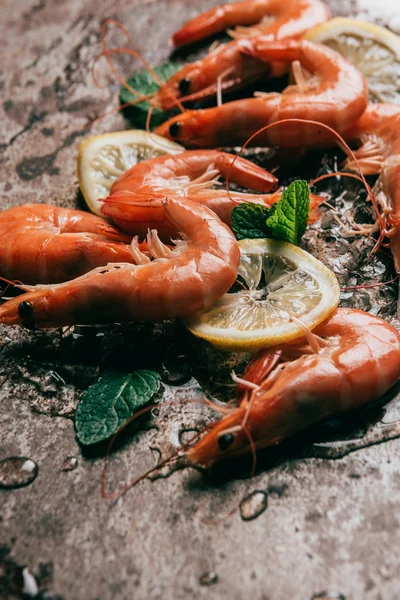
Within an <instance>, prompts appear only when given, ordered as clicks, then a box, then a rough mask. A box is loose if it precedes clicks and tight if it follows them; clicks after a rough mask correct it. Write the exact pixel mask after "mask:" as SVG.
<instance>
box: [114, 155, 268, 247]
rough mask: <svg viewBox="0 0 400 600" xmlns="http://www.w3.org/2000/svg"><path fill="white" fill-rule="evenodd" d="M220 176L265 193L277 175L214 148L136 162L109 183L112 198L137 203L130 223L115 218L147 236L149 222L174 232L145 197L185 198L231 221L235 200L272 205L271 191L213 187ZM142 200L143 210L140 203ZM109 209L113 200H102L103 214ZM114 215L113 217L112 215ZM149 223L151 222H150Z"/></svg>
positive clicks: (163, 231)
mask: <svg viewBox="0 0 400 600" xmlns="http://www.w3.org/2000/svg"><path fill="white" fill-rule="evenodd" d="M219 176H222V177H224V178H227V177H228V176H229V178H230V180H231V181H232V182H234V183H237V184H238V185H241V186H243V187H246V188H252V189H257V190H260V191H262V192H267V191H269V190H270V189H271V188H272V187H273V186H274V185H275V183H276V182H277V179H276V178H275V177H274V176H273V175H272V174H271V173H269V172H268V171H266V170H265V169H263V168H262V167H259V166H257V165H255V164H253V163H252V162H250V161H249V160H245V159H244V158H241V157H240V156H239V157H235V156H234V155H233V154H227V153H226V152H220V151H218V150H201V151H199V150H194V151H193V150H192V151H187V152H182V153H181V154H176V155H174V156H169V155H167V156H160V157H157V158H152V159H149V160H146V161H142V162H140V163H137V164H136V165H135V166H134V167H132V168H131V169H129V170H128V171H126V172H125V173H124V174H123V175H121V177H119V179H117V181H116V182H115V183H114V184H113V186H112V187H111V190H110V198H111V199H114V200H115V201H118V203H119V204H121V203H122V202H126V203H128V204H129V203H131V202H137V204H136V208H135V210H132V211H131V212H130V213H129V215H128V219H129V220H128V221H120V220H119V219H118V218H117V219H116V220H115V218H114V222H115V223H116V224H117V225H118V226H119V227H121V229H123V231H128V232H129V233H132V232H134V233H135V234H136V235H137V234H139V235H141V234H145V233H146V232H147V229H148V228H149V226H154V223H157V230H158V233H159V235H160V236H161V237H163V238H164V237H167V236H169V235H171V233H173V229H172V231H171V224H170V223H168V222H165V221H164V210H163V208H162V207H161V206H158V207H155V208H149V206H148V205H147V204H146V201H147V200H148V199H149V197H157V196H158V197H160V198H163V197H165V196H168V195H169V194H172V195H174V197H179V196H180V197H186V198H189V199H191V200H193V201H196V202H200V203H201V204H204V205H205V206H207V207H208V208H210V209H211V210H213V211H214V212H215V213H216V214H217V215H218V216H219V217H220V218H221V219H222V220H223V221H224V222H225V223H227V224H229V223H230V214H231V212H232V209H233V208H234V206H235V201H236V202H240V201H244V200H245V201H246V202H250V201H252V200H253V201H254V202H258V203H265V204H267V205H270V204H271V203H272V202H273V201H274V200H275V197H274V196H273V195H268V196H265V195H254V196H252V195H251V194H247V193H246V194H244V193H240V192H230V193H229V195H228V193H227V191H226V189H219V190H218V189H217V190H214V189H211V188H212V186H213V185H215V184H216V183H217V181H216V180H217V178H218V177H219ZM141 200H144V201H145V203H144V206H143V208H142V209H141V208H140V204H139V201H141ZM109 208H110V210H111V211H112V212H113V210H114V208H113V204H112V203H111V204H110V203H105V204H104V207H103V213H104V214H105V215H108V210H109ZM114 216H115V215H114ZM152 224H153V225H152Z"/></svg>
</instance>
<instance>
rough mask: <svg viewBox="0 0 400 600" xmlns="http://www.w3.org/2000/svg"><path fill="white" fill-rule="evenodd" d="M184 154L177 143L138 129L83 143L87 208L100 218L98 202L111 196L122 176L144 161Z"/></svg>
mask: <svg viewBox="0 0 400 600" xmlns="http://www.w3.org/2000/svg"><path fill="white" fill-rule="evenodd" d="M183 150H184V148H182V146H179V144H175V142H170V141H169V140H166V139H165V138H163V137H160V136H159V135H156V134H155V133H148V132H147V131H141V130H139V129H130V130H128V131H115V132H114V133H104V134H102V135H94V136H92V137H90V138H88V139H87V140H83V141H82V142H81V143H80V145H79V150H78V180H79V186H80V188H81V191H82V194H83V196H84V198H85V200H86V204H87V205H88V207H89V209H90V210H91V211H92V212H93V213H95V214H96V215H99V214H101V213H100V208H101V203H100V202H99V198H104V197H105V196H108V193H109V190H110V187H111V186H112V184H113V183H114V181H115V180H116V179H117V178H118V177H119V176H120V175H122V173H124V172H125V171H127V170H128V169H130V168H131V167H133V165H135V164H136V163H138V162H140V161H142V160H146V159H148V158H154V157H155V156H161V155H162V154H178V153H179V152H182V151H183Z"/></svg>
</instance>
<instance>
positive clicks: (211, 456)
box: [186, 308, 400, 467]
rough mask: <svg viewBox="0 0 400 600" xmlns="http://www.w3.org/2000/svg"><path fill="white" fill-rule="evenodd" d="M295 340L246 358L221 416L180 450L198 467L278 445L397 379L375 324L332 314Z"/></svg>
mask: <svg viewBox="0 0 400 600" xmlns="http://www.w3.org/2000/svg"><path fill="white" fill-rule="evenodd" d="M307 337H308V340H307V341H308V343H304V341H298V342H297V343H292V344H288V345H282V346H277V347H275V348H269V349H268V350H263V351H260V352H259V353H257V354H256V355H254V356H253V358H252V359H251V361H250V363H249V365H248V367H247V370H246V371H245V373H244V376H243V380H241V381H242V384H241V386H239V388H238V390H239V394H238V396H239V401H240V404H239V406H237V407H234V408H232V409H231V410H229V408H227V409H226V411H225V410H224V412H227V413H228V414H226V416H224V417H223V418H222V419H221V420H220V421H219V422H218V423H216V425H215V426H214V427H213V428H212V429H211V430H210V431H209V432H208V433H206V435H205V436H204V437H203V438H202V439H201V440H200V441H199V442H198V443H197V444H196V445H194V446H193V447H192V448H190V449H189V450H188V452H187V455H186V458H187V460H188V462H189V463H190V464H194V465H201V466H204V467H207V466H210V465H211V464H213V463H215V462H217V461H219V460H223V459H226V458H233V457H236V456H239V455H241V454H245V453H247V452H250V451H251V450H253V451H255V449H261V448H265V447H267V446H273V445H275V444H278V443H279V442H281V441H282V440H284V439H285V438H287V437H289V436H292V435H294V434H296V433H298V432H300V431H302V430H303V429H305V428H306V427H308V426H310V425H313V424H314V423H317V422H318V421H321V420H323V419H326V418H329V417H331V416H333V415H335V414H337V413H341V412H344V411H347V410H352V409H356V408H359V407H362V406H364V405H366V404H368V403H369V402H372V401H373V400H376V399H378V398H380V397H381V396H382V395H383V394H385V393H386V392H387V391H388V390H390V388H392V387H393V386H394V385H395V383H396V382H397V381H398V380H399V379H400V334H399V332H398V331H397V330H396V329H395V328H394V327H392V326H391V325H389V323H386V321H384V320H383V319H380V318H379V317H375V316H373V315H370V314H368V313H365V312H363V311H360V310H352V309H345V308H342V309H340V308H339V309H337V310H336V312H335V313H334V314H333V315H332V316H331V317H329V318H328V319H327V320H326V321H325V322H324V323H322V324H320V325H319V326H318V327H316V328H315V329H314V331H313V333H311V332H309V333H308V334H307Z"/></svg>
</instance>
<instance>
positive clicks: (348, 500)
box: [0, 0, 400, 600]
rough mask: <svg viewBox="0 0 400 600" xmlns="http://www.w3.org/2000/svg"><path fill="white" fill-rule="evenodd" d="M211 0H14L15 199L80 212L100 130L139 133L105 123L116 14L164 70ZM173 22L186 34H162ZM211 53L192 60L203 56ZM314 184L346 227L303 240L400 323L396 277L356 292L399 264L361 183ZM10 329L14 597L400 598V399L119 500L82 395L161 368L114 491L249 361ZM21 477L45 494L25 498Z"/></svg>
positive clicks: (113, 463)
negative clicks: (379, 241) (105, 41)
mask: <svg viewBox="0 0 400 600" xmlns="http://www.w3.org/2000/svg"><path fill="white" fill-rule="evenodd" d="M201 4H202V6H203V7H204V8H207V7H209V6H212V5H215V4H217V2H216V1H214V2H213V1H212V0H209V1H204V2H202V3H201ZM331 7H332V10H333V12H334V14H335V15H339V14H351V15H353V16H358V17H361V18H371V19H372V20H374V21H375V22H377V23H380V24H390V25H391V26H392V27H393V29H395V28H396V26H397V25H396V23H397V21H396V14H397V15H398V16H399V15H400V11H399V9H398V7H397V3H394V2H393V3H386V4H385V6H382V5H381V4H379V3H377V2H375V1H374V0H363V1H362V2H352V3H350V4H349V3H348V2H340V1H339V2H333V1H332V2H331ZM199 9H200V6H199V4H196V6H195V4H194V3H188V2H184V1H183V0H135V1H134V2H133V3H131V4H130V5H129V6H128V5H127V4H126V2H122V1H117V2H111V1H109V0H100V2H98V3H97V4H96V5H95V6H94V5H93V3H88V2H78V1H77V0H71V1H70V2H68V3H66V4H65V3H63V4H60V5H57V4H55V3H51V2H49V0H43V1H40V2H37V1H34V0H32V1H31V2H30V1H28V2H26V3H25V4H24V10H23V11H21V7H20V6H18V3H12V2H11V1H10V0H8V1H7V2H6V7H5V8H4V12H5V15H6V17H5V25H6V31H7V35H6V36H5V39H4V41H3V48H2V51H4V52H5V53H6V55H7V57H8V58H7V61H6V62H3V63H2V64H5V65H6V66H5V68H4V71H2V72H0V88H1V94H2V103H1V106H2V108H1V109H0V110H1V111H2V120H1V125H0V128H1V131H2V140H1V145H0V170H1V174H2V178H1V181H2V182H3V183H2V184H1V185H2V192H1V198H0V207H1V209H5V208H7V207H9V206H12V205H17V204H21V203H25V202H47V203H50V204H57V205H62V206H69V207H76V206H80V203H81V199H80V196H79V194H78V186H77V180H76V173H75V160H76V151H77V146H78V144H79V141H80V139H81V137H83V136H84V135H87V133H88V132H89V131H90V132H91V133H101V132H105V131H112V130H118V129H122V128H124V127H125V126H126V124H125V122H124V120H123V117H122V116H121V115H119V114H115V115H113V116H112V117H109V118H107V119H105V120H103V121H99V122H97V123H96V124H95V125H94V126H92V127H91V128H89V127H88V123H89V122H91V121H92V120H94V119H96V118H97V117H98V116H99V115H101V114H103V113H104V112H106V111H108V110H109V109H111V108H112V107H115V106H117V103H118V98H117V97H118V91H117V90H118V86H117V84H116V83H115V81H114V80H113V77H112V75H111V74H110V72H109V70H108V68H107V66H106V64H105V62H104V63H103V62H102V61H100V62H99V64H98V66H97V70H96V73H97V76H98V79H99V81H100V82H101V84H102V85H103V87H102V88H101V89H98V88H96V87H95V86H94V84H93V81H92V79H91V74H90V65H91V61H92V60H93V58H94V57H95V56H96V54H97V53H98V52H99V51H100V44H99V40H100V25H101V22H102V21H103V20H104V19H105V18H106V17H110V16H115V17H117V18H118V19H120V20H121V21H122V22H123V23H124V25H125V26H126V28H127V29H128V30H129V31H130V32H131V33H132V35H133V37H134V47H135V48H136V49H137V50H139V51H140V52H142V53H143V54H144V55H145V57H146V58H147V60H148V61H149V62H150V63H151V64H156V63H158V62H162V61H163V60H165V59H167V58H168V53H169V49H168V38H169V36H170V34H171V33H172V31H174V30H175V29H176V28H177V27H178V25H179V24H181V23H182V22H183V21H184V20H185V19H186V18H188V17H189V16H193V15H194V14H195V13H197V12H198V10H199ZM164 13H165V14H166V13H167V14H168V25H166V24H165V25H163V27H161V26H160V15H161V17H162V19H163V22H164V23H166V20H165V15H164ZM399 18H400V17H399ZM17 40H18V43H17ZM110 41H112V42H113V43H115V44H117V43H121V37H119V35H118V34H117V32H115V31H114V32H110ZM206 47H207V45H201V44H200V45H199V46H198V47H197V48H195V49H191V48H189V49H185V50H183V51H180V52H178V53H177V54H176V57H177V59H179V60H186V59H188V60H192V59H194V58H195V57H196V56H198V55H199V53H200V54H201V53H205V51H206ZM119 65H120V72H121V73H124V74H126V75H129V74H130V73H131V72H132V70H133V69H134V68H136V67H137V66H138V64H137V63H135V64H133V63H132V60H131V58H130V57H121V61H119ZM85 128H87V129H85ZM256 158H257V161H258V162H259V163H261V164H264V165H265V166H271V165H279V167H280V168H279V171H278V175H279V177H280V179H281V181H286V182H288V181H290V180H291V179H293V178H295V177H297V176H301V177H304V178H308V179H312V178H314V177H316V176H317V175H318V174H322V173H328V172H332V171H333V170H336V169H337V168H338V167H340V163H341V161H342V159H343V156H342V155H341V154H340V152H339V151H329V152H326V153H324V152H318V153H317V152H315V153H314V152H313V153H309V154H308V155H306V156H296V155H293V154H292V155H290V154H287V155H286V156H284V155H282V154H280V155H278V156H275V157H274V156H273V153H272V154H271V153H269V152H261V153H257V157H256ZM372 182H373V181H372ZM314 191H315V192H316V193H322V192H326V193H327V194H328V199H329V203H330V204H331V205H332V206H333V207H334V209H335V210H336V211H337V215H336V216H338V217H339V219H340V221H341V222H342V225H340V224H339V223H338V222H337V220H335V217H334V216H333V215H334V214H336V213H334V211H333V210H332V209H331V208H329V207H323V208H321V210H320V218H319V219H318V220H317V221H316V222H315V223H314V224H313V225H312V227H310V228H309V230H308V232H307V235H306V237H305V239H304V243H303V246H304V248H305V249H307V250H309V251H310V252H312V253H313V254H314V255H316V256H317V257H318V258H320V260H322V261H323V262H324V263H325V264H326V265H327V266H328V267H330V268H331V269H333V270H334V271H335V273H336V275H337V277H338V279H339V281H340V284H341V286H342V288H343V289H342V294H341V305H342V306H355V307H358V308H363V309H365V310H369V311H370V312H372V313H374V314H377V315H379V316H382V317H384V318H386V319H388V320H390V321H391V322H392V323H393V324H394V325H398V321H397V319H396V317H395V313H396V300H397V283H395V284H390V285H385V286H380V287H370V288H357V287H356V286H359V285H361V284H362V285H375V284H376V283H384V282H387V281H389V280H390V279H392V278H393V275H394V272H393V266H392V261H391V258H390V255H389V254H388V253H387V252H386V251H383V252H380V253H379V254H377V255H374V256H370V251H371V249H372V247H373V241H372V240H370V239H367V238H361V239H360V238H358V237H355V236H351V235H348V234H347V233H346V232H345V229H344V226H345V227H347V228H351V227H352V224H353V221H356V222H358V223H366V222H371V221H372V212H371V208H370V206H369V205H368V204H367V203H366V202H365V193H364V192H363V190H362V188H361V186H359V185H358V184H357V183H355V182H353V181H351V180H345V179H344V178H340V179H335V178H334V179H330V180H328V182H322V183H320V184H318V185H317V186H315V190H314ZM0 335H1V341H0V397H1V402H2V425H1V431H2V438H1V442H0V486H1V485H2V484H3V488H4V487H8V488H9V489H1V490H0V494H1V496H2V497H1V501H0V540H1V541H2V543H5V544H7V546H2V547H1V548H0V563H1V565H0V597H4V598H10V599H17V598H25V599H26V598H27V597H29V595H27V594H28V591H29V590H30V591H31V594H32V593H33V592H32V590H34V589H35V588H34V585H35V584H34V583H33V581H32V578H33V580H34V581H35V582H36V585H37V588H38V592H39V593H38V595H37V596H36V597H37V598H42V599H44V598H46V599H47V600H50V599H53V600H56V599H57V600H62V599H64V600H72V599H74V600H80V599H81V598H82V599H83V598H84V599H85V600H87V599H88V600H95V599H100V598H101V600H108V599H111V598H112V599H118V600H119V599H121V600H124V599H125V598H126V599H128V598H132V597H133V596H134V597H135V599H138V600H141V599H146V600H159V599H161V598H163V599H167V598H171V599H172V598H173V599H174V600H179V599H181V598H182V599H187V598H205V597H210V595H211V597H212V598H216V599H225V598H226V599H228V598H229V600H241V599H242V598H243V597H247V596H248V595H251V596H252V597H254V598H255V599H256V600H267V599H268V600H287V598H296V599H297V598H305V599H308V598H310V599H311V598H314V599H317V598H318V599H325V600H327V599H329V600H331V599H336V600H338V599H341V600H343V598H345V599H346V600H358V599H359V598H362V599H363V600H382V599H384V600H397V599H398V596H399V589H400V582H399V577H398V570H399V558H398V552H397V548H398V545H399V542H400V539H399V537H400V536H399V526H400V524H399V519H398V510H397V504H396V498H397V497H398V495H399V492H400V464H399V462H398V460H397V458H396V456H397V455H398V452H399V448H400V441H399V440H398V439H396V438H398V437H400V418H399V417H400V399H399V396H398V391H397V390H394V391H393V392H392V394H391V395H390V396H389V397H387V398H385V399H383V400H382V401H380V402H378V403H376V404H375V405H374V406H371V407H369V408H367V409H364V410H362V411H358V412H356V413H354V414H349V415H346V416H343V417H340V418H338V419H333V420H330V421H328V422H326V423H323V424H321V425H319V426H317V427H314V428H313V429H311V430H309V431H307V432H305V433H304V434H301V435H300V436H298V437H297V438H295V439H293V440H290V441H288V443H285V444H283V445H282V446H280V447H276V448H272V449H270V450H268V451H264V452H262V453H260V455H259V457H258V460H257V466H256V474H255V476H254V478H253V479H252V480H250V481H249V479H248V477H249V473H250V472H251V468H252V465H251V461H250V460H249V459H246V458H245V459H243V460H241V461H237V462H236V463H234V464H227V465H220V466H218V467H216V468H215V469H213V470H211V471H210V472H209V473H203V472H200V471H198V470H194V469H187V468H186V469H184V468H182V465H179V464H175V465H173V466H167V467H166V468H164V469H162V470H161V471H160V472H156V473H155V474H153V476H152V477H151V481H145V482H142V483H141V484H139V485H138V486H137V487H136V488H134V489H132V490H130V491H129V492H128V493H126V494H125V495H124V496H123V497H122V498H120V499H119V500H117V501H109V502H105V501H104V500H102V499H101V496H100V476H101V472H102V468H103V457H104V453H105V447H104V446H100V447H98V448H92V449H90V448H82V447H79V445H78V443H77V441H76V438H75V433H74V428H73V421H72V418H73V415H74V412H75V408H76V405H77V403H78V401H79V398H80V396H81V394H82V392H83V391H84V390H85V389H87V387H88V386H89V385H91V384H92V383H94V382H95V381H96V380H97V379H98V377H99V375H100V374H101V373H103V372H105V371H107V370H109V369H115V368H117V369H120V370H121V371H129V370H132V369H140V368H150V369H155V370H157V371H158V372H159V373H160V374H161V376H162V380H163V388H162V393H160V395H159V397H158V398H157V400H158V407H157V408H156V409H154V410H153V411H152V413H151V415H149V417H148V418H147V419H144V420H142V421H141V422H140V423H139V424H138V426H137V427H134V428H132V429H129V430H128V431H126V432H124V435H122V436H121V439H120V440H118V443H117V444H116V446H115V448H114V450H113V452H112V455H111V457H110V465H109V466H110V468H109V471H108V475H107V488H108V489H109V490H111V491H114V490H117V489H119V488H121V486H122V485H123V484H124V483H125V482H128V481H130V480H131V479H132V478H133V477H135V476H137V475H138V474H140V473H142V472H143V471H145V470H146V469H149V468H151V467H153V466H155V465H156V464H157V462H158V461H159V460H160V459H162V458H165V457H166V456H169V455H170V454H171V453H174V452H176V451H177V449H178V448H179V446H180V445H181V444H190V440H192V439H193V437H194V436H195V435H196V433H197V432H198V431H199V430H201V429H202V428H203V427H205V426H207V425H208V424H209V423H211V422H213V421H214V420H215V419H217V418H218V411H212V410H210V408H208V407H207V406H206V404H205V402H204V393H203V391H204V392H205V393H206V394H207V395H209V396H211V397H213V398H214V400H217V401H219V402H222V401H228V400H231V399H232V397H233V394H234V386H233V385H232V382H231V380H230V375H229V374H230V371H231V370H232V368H234V369H235V370H237V372H238V373H242V372H243V369H244V366H245V364H246V361H247V360H248V356H247V355H232V354H224V353H222V352H219V351H216V350H210V349H209V348H208V346H207V345H206V344H204V343H202V342H200V341H195V340H193V339H192V338H191V337H190V336H189V335H188V334H187V333H186V331H185V330H184V329H183V327H182V326H181V325H180V324H178V323H175V322H166V323H163V324H160V323H156V324H148V323H139V324H135V325H129V326H125V325H123V326H122V325H118V324H117V325H114V326H110V327H100V328H96V327H74V328H67V329H65V330H63V331H61V330H60V331H58V330H57V331H56V330H52V331H48V332H32V331H26V330H24V331H22V330H17V329H15V330H13V329H11V328H6V327H4V326H3V327H1V328H0ZM189 400H190V402H188V401H189ZM25 456H26V457H33V458H34V462H33V463H32V464H33V465H34V468H33V469H31V470H30V471H29V469H28V471H27V470H26V469H23V465H24V464H25V465H26V463H27V462H28V461H31V459H27V458H23V457H25ZM10 460H11V462H10ZM21 461H22V462H21ZM36 463H37V464H39V465H40V471H39V472H38V471H37V466H36ZM30 464H31V462H28V466H29V465H30ZM35 477H36V479H35ZM34 479H35V481H33V480H34ZM32 482H33V483H32ZM4 483H5V485H4ZM28 483H30V484H31V485H27V484H28ZM20 485H22V486H26V487H21V488H19V489H13V488H14V487H16V486H20ZM382 548H385V552H382ZM26 569H27V570H26ZM29 586H30V587H29ZM337 590H340V592H339V591H337Z"/></svg>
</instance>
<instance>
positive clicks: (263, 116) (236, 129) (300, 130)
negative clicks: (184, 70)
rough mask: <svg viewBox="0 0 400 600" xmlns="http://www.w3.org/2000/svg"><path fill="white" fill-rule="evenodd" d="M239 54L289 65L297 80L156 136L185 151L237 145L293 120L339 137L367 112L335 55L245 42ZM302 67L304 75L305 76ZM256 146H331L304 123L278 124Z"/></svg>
mask: <svg viewBox="0 0 400 600" xmlns="http://www.w3.org/2000/svg"><path fill="white" fill-rule="evenodd" d="M238 44H239V45H240V48H241V51H243V52H244V53H246V54H250V55H252V56H257V57H258V58H259V59H260V60H265V61H267V62H271V61H272V62H274V61H279V60H280V61H285V62H287V63H292V65H293V72H294V75H295V79H296V85H295V86H289V87H288V88H286V90H284V92H283V93H282V94H278V93H271V94H258V97H256V98H248V99H244V100H237V101H234V102H227V103H226V104H223V105H222V106H218V107H214V108H207V109H204V110H188V111H186V112H184V113H182V114H180V115H178V116H176V117H174V118H172V119H170V120H168V121H166V122H165V123H163V124H162V125H160V126H159V127H158V128H157V129H156V133H158V134H159V135H163V136H164V137H167V138H169V139H173V140H177V141H179V142H181V143H183V144H184V145H185V146H188V147H215V146H232V145H242V144H243V143H244V142H245V141H246V140H247V139H248V138H249V137H250V136H251V135H252V134H253V133H254V132H256V131H258V130H259V129H261V128H263V127H265V126H266V125H268V124H271V123H275V122H277V121H281V120H284V119H291V118H298V119H304V120H313V121H319V122H321V123H322V124H325V125H328V126H330V127H332V128H333V129H334V130H335V131H338V132H339V133H342V132H344V131H346V130H347V129H348V128H349V127H351V126H352V125H353V124H354V123H355V122H356V121H357V119H358V118H359V117H360V116H361V115H362V113H363V112H364V110H365V109H366V107H367V101H368V90H367V84H366V81H365V78H364V77H363V75H362V74H361V73H360V72H359V71H358V69H356V68H355V67H353V66H352V65H351V64H350V63H349V62H348V61H347V60H346V59H345V58H343V57H342V56H341V55H340V54H339V53H337V52H335V51H334V50H332V49H331V48H328V47H327V46H323V45H321V44H315V43H312V42H308V41H300V42H298V41H293V40H288V41H282V42H270V41H268V40H263V38H255V39H253V38H248V39H244V40H240V41H239V42H238ZM301 66H302V67H304V68H305V69H306V70H307V72H308V73H309V75H307V76H305V74H304V72H303V71H302V69H301ZM254 143H256V144H257V145H260V146H262V145H269V146H271V145H276V146H280V147H286V148H293V147H302V146H321V145H324V144H327V143H328V144H331V143H332V136H331V134H330V133H328V132H326V131H325V130H324V129H323V128H316V127H315V126H314V125H310V124H307V123H296V124H295V125H293V123H282V124H279V125H278V126H277V127H274V128H273V129H271V130H267V131H264V132H262V133H261V134H260V135H259V136H257V138H256V139H255V141H254Z"/></svg>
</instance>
